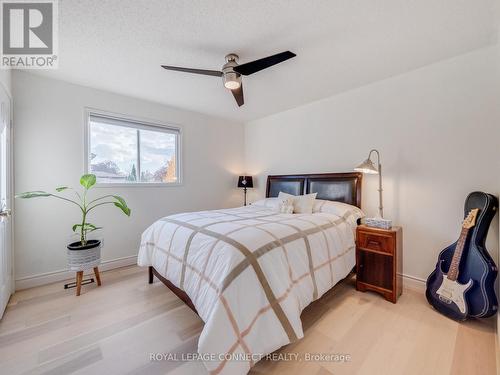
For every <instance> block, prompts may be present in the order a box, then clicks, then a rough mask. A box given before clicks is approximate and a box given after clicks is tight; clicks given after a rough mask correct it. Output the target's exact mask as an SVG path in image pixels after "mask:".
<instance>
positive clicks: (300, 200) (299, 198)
mask: <svg viewBox="0 0 500 375" xmlns="http://www.w3.org/2000/svg"><path fill="white" fill-rule="evenodd" d="M317 194H318V193H313V194H306V195H292V194H287V193H283V192H282V191H280V193H279V194H278V199H280V198H281V199H287V198H292V199H293V213H294V214H312V212H313V206H314V200H315V199H316V195H317Z"/></svg>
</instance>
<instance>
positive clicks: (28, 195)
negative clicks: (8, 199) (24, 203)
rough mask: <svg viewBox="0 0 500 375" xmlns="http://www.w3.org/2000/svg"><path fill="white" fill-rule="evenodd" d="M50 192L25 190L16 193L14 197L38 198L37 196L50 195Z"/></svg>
mask: <svg viewBox="0 0 500 375" xmlns="http://www.w3.org/2000/svg"><path fill="white" fill-rule="evenodd" d="M51 195H52V194H50V193H47V192H45V191H39V190H38V191H27V192H25V193H20V194H16V196H15V197H16V198H20V199H29V198H39V197H50V196H51Z"/></svg>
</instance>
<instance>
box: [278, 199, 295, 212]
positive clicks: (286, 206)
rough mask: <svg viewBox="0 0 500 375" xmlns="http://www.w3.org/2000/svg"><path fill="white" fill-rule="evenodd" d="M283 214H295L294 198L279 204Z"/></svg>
mask: <svg viewBox="0 0 500 375" xmlns="http://www.w3.org/2000/svg"><path fill="white" fill-rule="evenodd" d="M279 208H280V209H279V211H280V213H281V214H293V198H287V199H285V200H284V201H282V202H280V204H279Z"/></svg>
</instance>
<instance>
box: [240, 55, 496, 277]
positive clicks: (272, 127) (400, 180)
mask: <svg viewBox="0 0 500 375" xmlns="http://www.w3.org/2000/svg"><path fill="white" fill-rule="evenodd" d="M497 55H498V48H487V49H482V50H478V51H476V52H473V53H470V54H467V55H463V56H460V57H457V58H453V59H451V60H447V61H443V62H440V63H437V64H434V65H430V66H427V67H424V68H421V69H418V70H416V71H413V72H410V73H407V74H404V75H400V76H396V77H393V78H390V79H387V80H384V81H380V82H376V83H373V84H370V85H368V86H364V87H361V88H359V89H356V90H352V91H349V92H346V93H344V94H342V95H338V96H334V97H330V98H328V99H324V100H321V101H317V102H314V103H311V104H308V105H304V106H301V107H298V108H295V109H292V110H290V111H287V112H282V113H279V114H276V115H273V116H269V117H266V118H263V119H260V120H257V121H253V122H250V123H248V124H246V126H245V152H246V169H247V172H248V173H251V174H254V175H257V176H258V179H257V185H258V189H255V190H254V191H253V192H252V195H253V197H252V198H253V199H256V198H257V197H258V196H263V195H264V188H265V180H266V176H267V175H268V174H287V173H316V172H343V171H350V170H352V168H353V167H354V166H355V165H357V164H359V163H360V162H361V161H363V160H364V159H365V158H366V157H367V154H368V151H369V150H370V149H371V148H374V147H375V148H378V149H379V150H380V152H381V156H382V164H383V168H384V189H385V191H384V198H385V208H386V210H385V214H386V217H388V218H391V219H393V221H394V223H395V224H399V225H402V226H403V227H404V228H403V229H404V270H403V272H404V273H405V274H407V275H410V276H413V277H416V278H419V279H425V278H427V276H428V275H429V273H430V272H431V271H432V269H433V268H434V265H435V262H436V256H437V254H438V252H439V251H440V250H441V249H443V248H444V247H445V246H446V245H448V244H449V243H451V242H452V241H454V240H455V239H456V238H457V237H458V233H459V225H460V223H461V218H462V214H463V213H462V210H463V208H462V207H463V202H464V199H465V197H466V195H467V193H469V192H470V191H473V190H485V191H487V192H491V193H494V194H498V192H499V190H500V184H499V180H500V168H499V167H500V158H499V156H498V150H499V146H500V124H499V119H500V116H499V108H500V105H499V103H500V101H499V99H500V95H499V93H498V89H499V87H500V86H499V84H498V83H499V79H498V70H497V69H498V68H497V67H498V62H499V59H498V58H497ZM333 63H334V62H332V64H333ZM376 185H377V176H373V175H368V176H365V179H364V186H363V207H364V209H365V211H366V213H367V214H368V215H369V216H373V215H374V214H375V213H376V207H377V203H378V202H377V199H378V195H377V192H376V189H377V187H376ZM497 220H498V215H497V217H496V219H495V222H494V223H493V225H492V227H491V230H490V236H489V240H488V246H489V250H490V252H491V254H492V256H493V257H494V259H495V260H496V261H497V260H498V256H497V254H498V222H497Z"/></svg>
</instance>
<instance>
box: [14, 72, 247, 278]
mask: <svg viewBox="0 0 500 375" xmlns="http://www.w3.org/2000/svg"><path fill="white" fill-rule="evenodd" d="M13 93H14V97H15V99H16V100H15V102H14V112H15V122H14V139H15V155H14V160H15V168H14V169H15V176H14V178H15V191H16V192H22V191H26V190H51V189H53V188H54V187H56V186H59V185H66V184H67V185H70V186H75V187H76V186H78V181H79V176H80V175H81V174H82V173H83V172H84V171H83V168H84V139H83V134H84V124H83V118H84V117H83V115H84V107H86V106H88V107H93V108H98V109H102V110H106V111H110V112H115V113H122V114H129V115H132V116H137V117H141V118H147V119H151V120H158V121H162V122H167V123H168V122H172V123H176V124H180V125H181V127H182V132H183V179H184V182H183V185H182V186H178V187H145V188H139V187H121V188H98V189H96V190H97V191H96V193H101V194H106V193H117V194H119V195H122V196H123V197H124V198H125V199H126V200H127V202H128V204H129V206H130V207H131V209H132V216H131V217H130V218H127V217H126V216H125V215H123V214H121V213H120V212H119V210H117V209H116V208H114V207H106V208H104V209H103V210H101V211H97V210H96V213H94V214H93V215H92V216H93V217H92V218H91V220H92V222H94V223H96V224H99V225H102V226H104V231H103V236H104V238H105V243H104V245H105V246H104V249H103V260H110V259H116V258H121V257H126V256H130V255H136V254H137V250H138V245H139V240H140V235H141V233H142V232H143V230H144V229H145V228H146V227H147V226H149V225H150V224H152V223H153V222H154V221H155V220H156V219H158V218H160V217H163V216H166V215H167V214H171V213H175V212H180V211H192V210H202V209H214V208H221V207H231V206H235V205H241V199H242V196H241V192H240V191H237V189H236V188H234V186H235V185H236V176H237V175H238V174H239V173H241V172H242V165H243V134H244V133H243V126H242V125H241V124H237V123H233V122H228V121H224V120H220V119H216V118H211V117H208V116H204V115H200V114H196V113H192V112H186V111H181V110H178V109H174V108H170V107H166V106H164V105H160V104H155V103H150V102H145V101H142V100H137V99H132V98H129V97H124V96H120V95H115V94H112V93H108V92H104V91H100V90H96V89H91V88H87V87H83V86H77V85H73V84H69V83H65V82H62V81H56V80H52V79H47V78H41V77H39V76H36V75H33V74H30V73H25V72H15V73H14V75H13ZM14 215H15V216H14V217H15V246H16V249H15V251H16V252H15V259H16V262H15V263H16V268H15V274H16V279H22V278H26V277H29V276H32V275H35V274H41V273H46V272H53V271H57V270H62V269H65V268H66V258H65V245H66V243H67V240H68V236H69V235H70V234H71V226H72V224H73V223H76V222H78V220H79V212H78V210H77V209H75V207H71V206H69V205H65V204H64V203H62V202H60V201H55V200H50V199H44V198H42V199H37V200H29V201H28V200H17V201H16V202H15V210H14Z"/></svg>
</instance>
